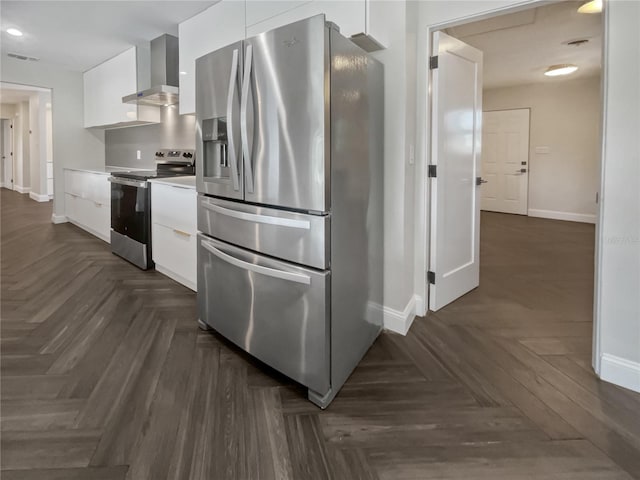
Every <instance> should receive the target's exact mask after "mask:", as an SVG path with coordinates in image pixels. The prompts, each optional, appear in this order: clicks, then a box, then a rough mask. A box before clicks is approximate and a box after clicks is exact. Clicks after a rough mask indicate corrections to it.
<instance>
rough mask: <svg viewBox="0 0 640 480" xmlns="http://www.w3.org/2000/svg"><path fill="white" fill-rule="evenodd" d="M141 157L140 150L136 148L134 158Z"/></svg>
mask: <svg viewBox="0 0 640 480" xmlns="http://www.w3.org/2000/svg"><path fill="white" fill-rule="evenodd" d="M141 158H142V155H141V154H140V150H136V159H137V160H140V159H141Z"/></svg>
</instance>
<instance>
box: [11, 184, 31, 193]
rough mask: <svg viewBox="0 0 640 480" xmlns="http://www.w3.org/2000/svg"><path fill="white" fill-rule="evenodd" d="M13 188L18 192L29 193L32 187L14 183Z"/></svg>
mask: <svg viewBox="0 0 640 480" xmlns="http://www.w3.org/2000/svg"><path fill="white" fill-rule="evenodd" d="M13 189H14V190H15V191H16V192H18V193H29V192H30V191H31V187H21V186H20V185H14V186H13Z"/></svg>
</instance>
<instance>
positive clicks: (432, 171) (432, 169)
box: [427, 165, 438, 178]
mask: <svg viewBox="0 0 640 480" xmlns="http://www.w3.org/2000/svg"><path fill="white" fill-rule="evenodd" d="M427 175H428V177H429V178H436V177H437V176H438V166H437V165H429V170H428V174H427Z"/></svg>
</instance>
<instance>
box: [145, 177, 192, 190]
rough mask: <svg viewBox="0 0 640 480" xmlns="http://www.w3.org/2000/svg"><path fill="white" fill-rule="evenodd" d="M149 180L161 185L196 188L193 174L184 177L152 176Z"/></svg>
mask: <svg viewBox="0 0 640 480" xmlns="http://www.w3.org/2000/svg"><path fill="white" fill-rule="evenodd" d="M149 182H151V183H159V184H162V185H170V186H172V187H179V188H190V189H191V190H195V189H196V177H195V175H190V176H184V177H166V178H154V179H152V180H149Z"/></svg>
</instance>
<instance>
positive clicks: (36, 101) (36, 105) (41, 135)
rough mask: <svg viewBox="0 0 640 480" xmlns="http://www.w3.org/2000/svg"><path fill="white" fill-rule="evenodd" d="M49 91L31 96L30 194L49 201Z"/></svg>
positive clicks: (35, 197) (32, 196)
mask: <svg viewBox="0 0 640 480" xmlns="http://www.w3.org/2000/svg"><path fill="white" fill-rule="evenodd" d="M50 101H51V94H50V93H48V92H37V93H33V94H32V95H31V96H30V97H29V129H30V130H31V134H30V136H29V172H30V173H29V175H30V181H29V185H30V187H31V190H30V192H29V195H30V196H31V198H33V199H34V200H37V201H47V200H48V195H47V128H46V116H47V103H49V102H50Z"/></svg>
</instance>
